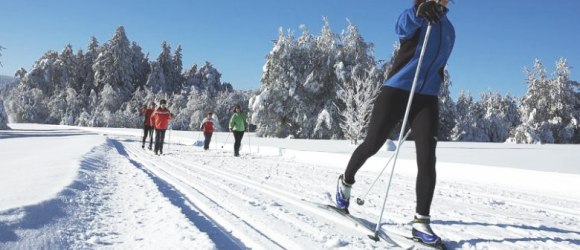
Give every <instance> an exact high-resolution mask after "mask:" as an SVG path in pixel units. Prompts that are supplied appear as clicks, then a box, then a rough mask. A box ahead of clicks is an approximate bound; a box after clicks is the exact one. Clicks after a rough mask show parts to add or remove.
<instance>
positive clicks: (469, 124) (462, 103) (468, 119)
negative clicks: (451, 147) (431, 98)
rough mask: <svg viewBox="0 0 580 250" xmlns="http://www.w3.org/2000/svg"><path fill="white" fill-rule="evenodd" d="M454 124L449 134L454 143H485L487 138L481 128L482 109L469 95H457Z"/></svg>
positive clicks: (462, 93)
mask: <svg viewBox="0 0 580 250" xmlns="http://www.w3.org/2000/svg"><path fill="white" fill-rule="evenodd" d="M455 108H456V112H457V113H456V114H457V116H456V124H455V127H454V128H453V131H452V133H451V138H452V139H453V140H455V141H477V142H487V141H489V137H488V136H487V133H486V132H485V130H484V129H483V128H482V127H484V126H483V124H482V120H481V117H482V116H483V109H482V107H481V105H480V104H479V103H477V102H475V101H473V97H472V96H471V93H470V92H468V93H467V94H465V93H464V92H463V91H462V92H461V93H460V94H459V97H458V98H457V103H456V106H455Z"/></svg>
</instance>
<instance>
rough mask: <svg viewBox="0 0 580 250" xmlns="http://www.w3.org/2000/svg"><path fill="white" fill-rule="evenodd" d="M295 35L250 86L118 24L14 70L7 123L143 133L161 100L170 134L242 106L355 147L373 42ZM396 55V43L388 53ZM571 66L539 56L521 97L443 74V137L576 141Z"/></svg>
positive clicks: (274, 128)
mask: <svg viewBox="0 0 580 250" xmlns="http://www.w3.org/2000/svg"><path fill="white" fill-rule="evenodd" d="M300 29H301V34H300V35H299V36H296V35H295V34H294V31H292V30H287V31H285V30H283V29H282V28H280V29H279V31H278V39H276V40H275V41H274V42H273V45H272V49H271V50H270V52H269V53H268V55H266V62H265V64H264V67H263V73H262V79H261V86H260V88H259V90H257V91H239V90H234V87H233V86H232V84H230V83H222V82H221V80H220V77H221V73H220V72H219V71H218V70H217V69H216V68H214V67H213V66H212V64H211V63H210V62H206V63H205V64H204V65H203V66H201V67H198V66H197V65H195V64H194V65H193V66H192V67H191V68H190V69H183V62H182V54H181V47H180V46H177V48H176V49H175V50H174V51H172V49H171V47H170V45H169V44H167V43H166V42H163V43H162V44H161V46H162V52H161V53H160V54H159V55H158V56H157V58H156V59H155V60H151V59H150V58H149V55H146V54H144V53H143V52H142V50H141V47H139V45H138V44H137V43H136V42H130V41H129V39H128V38H127V36H126V35H125V31H124V28H123V27H119V28H118V29H117V31H116V32H115V34H114V35H113V37H112V38H111V39H110V40H109V41H107V42H106V43H104V44H102V45H99V44H98V42H97V40H96V39H95V38H94V37H93V38H91V39H90V40H89V44H88V48H87V49H86V52H84V51H82V50H79V51H77V52H75V51H73V48H72V45H67V46H65V48H64V49H62V51H61V52H55V51H49V52H46V53H45V54H44V55H43V56H42V57H41V58H40V59H38V61H36V63H35V64H34V66H33V68H32V69H31V70H30V71H27V70H25V69H20V70H19V71H17V72H16V74H15V77H16V78H17V80H18V84H17V85H16V86H15V87H13V88H8V90H3V91H2V93H1V94H2V96H1V97H2V98H4V106H5V107H6V113H7V115H8V117H9V118H10V121H11V122H34V123H50V124H66V125H78V126H98V127H140V126H141V124H142V117H140V114H139V108H140V107H141V106H142V105H143V104H144V103H146V102H147V101H149V100H159V99H161V98H165V99H167V100H168V103H169V109H170V110H171V112H172V113H173V114H174V115H175V117H174V120H173V122H172V127H173V129H180V130H191V129H196V128H197V127H198V124H199V122H201V120H202V119H203V114H204V113H205V112H208V111H213V112H214V114H216V115H217V118H218V120H219V123H220V124H219V125H220V126H221V127H226V126H227V125H226V123H227V121H228V119H229V116H230V115H231V107H232V106H233V105H235V104H241V105H242V107H244V109H246V110H248V111H249V112H250V116H249V117H250V121H249V122H250V123H251V124H253V125H255V128H256V134H257V135H258V136H264V137H293V138H314V139H349V140H351V141H352V142H353V143H357V141H360V140H361V139H363V138H364V137H365V132H366V131H365V127H366V124H367V122H368V120H369V118H370V117H369V114H370V111H371V109H372V105H373V98H374V97H375V96H376V95H377V93H378V91H379V89H380V86H381V84H382V82H383V81H384V80H385V77H386V75H387V73H388V71H389V68H390V65H391V62H390V61H389V60H386V61H384V60H377V59H376V58H375V57H374V51H373V44H372V43H369V42H366V41H365V40H364V38H363V37H362V35H361V34H360V33H359V31H358V29H357V27H356V25H354V24H353V23H351V22H350V21H349V22H348V25H347V27H346V28H345V29H344V30H343V31H342V32H340V33H338V34H337V33H334V32H332V30H331V27H330V24H329V23H328V20H327V19H324V22H323V25H322V29H321V31H320V34H319V35H315V34H312V33H311V32H310V31H309V30H308V28H307V27H305V26H301V28H300ZM397 51H398V45H395V46H394V49H393V55H395V54H396V53H397ZM532 56H533V55H532ZM570 68H571V67H570V66H569V65H568V64H567V62H566V59H564V58H561V59H560V60H558V61H557V62H556V65H555V72H553V73H549V72H547V70H546V68H545V67H544V65H543V64H542V62H541V61H540V60H537V59H536V60H535V61H533V65H532V66H531V67H526V69H525V74H526V75H525V76H526V79H527V80H526V84H527V86H528V88H527V92H526V94H525V95H524V96H523V97H516V96H512V95H509V94H505V95H502V94H500V93H499V92H485V93H480V94H479V95H478V96H477V97H473V96H472V94H471V93H470V92H461V93H460V94H459V96H458V98H457V100H453V99H452V98H451V95H450V94H451V93H450V91H449V89H450V87H451V84H452V80H451V75H452V74H450V73H449V72H448V71H446V72H445V82H444V84H443V85H442V89H441V93H440V120H441V123H440V128H439V138H440V140H455V141H478V142H505V141H512V142H517V143H580V126H579V124H578V121H579V120H580V85H579V84H578V82H576V81H572V80H571V79H570ZM2 113H3V112H2V105H0V125H2V122H3V121H4V125H5V124H6V122H5V121H6V114H4V116H3V115H2ZM252 127H253V126H252ZM396 131H398V130H396ZM393 136H396V135H393Z"/></svg>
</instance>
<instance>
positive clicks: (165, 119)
mask: <svg viewBox="0 0 580 250" xmlns="http://www.w3.org/2000/svg"><path fill="white" fill-rule="evenodd" d="M170 120H171V113H170V112H169V110H168V109H167V101H166V100H165V99H162V100H161V101H159V108H157V109H156V110H155V111H154V112H153V114H152V115H151V123H152V124H153V126H154V127H155V149H154V152H155V154H156V155H162V154H163V141H164V140H165V131H166V130H167V126H168V125H169V121H170Z"/></svg>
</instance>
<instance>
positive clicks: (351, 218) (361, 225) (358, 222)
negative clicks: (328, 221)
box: [314, 202, 414, 249]
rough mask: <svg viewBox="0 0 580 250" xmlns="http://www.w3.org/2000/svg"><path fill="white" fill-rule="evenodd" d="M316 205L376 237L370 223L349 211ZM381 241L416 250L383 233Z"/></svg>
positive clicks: (326, 205) (327, 205)
mask: <svg viewBox="0 0 580 250" xmlns="http://www.w3.org/2000/svg"><path fill="white" fill-rule="evenodd" d="M314 204H315V205H316V206H317V207H319V208H321V209H324V210H328V211H331V212H334V213H335V214H338V215H341V216H342V217H343V218H345V219H347V220H349V221H350V222H352V223H353V225H354V226H355V227H357V228H363V229H364V230H365V231H367V233H368V236H369V237H371V236H374V230H373V229H372V227H371V226H370V225H369V223H368V222H365V221H364V220H362V219H360V218H357V217H355V216H353V215H351V214H350V213H349V212H348V210H344V209H340V208H337V207H335V206H334V205H329V204H320V203H315V202H314ZM378 237H379V239H381V240H384V241H385V242H388V243H389V244H391V245H393V246H396V247H400V248H402V249H414V248H413V247H414V246H413V245H410V244H400V243H399V242H397V241H396V240H393V239H392V238H391V237H390V236H389V235H387V234H385V233H381V234H379V236H378Z"/></svg>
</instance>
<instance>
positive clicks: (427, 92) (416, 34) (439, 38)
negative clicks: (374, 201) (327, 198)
mask: <svg viewBox="0 0 580 250" xmlns="http://www.w3.org/2000/svg"><path fill="white" fill-rule="evenodd" d="M447 2H448V1H447V0H441V1H434V0H415V1H414V6H413V7H412V8H409V9H407V10H405V11H403V13H402V14H401V15H400V17H399V19H398V22H397V25H396V33H397V35H398V36H399V38H400V42H401V47H400V50H399V52H398V54H397V55H396V56H395V60H394V62H393V66H392V69H391V71H390V72H389V74H388V77H387V80H386V81H385V83H384V86H383V87H382V88H381V92H380V93H379V96H378V97H377V98H376V100H375V103H374V108H373V111H372V114H371V119H370V122H369V126H368V134H367V136H366V138H365V140H364V142H363V143H361V145H359V146H358V147H357V149H356V150H355V151H354V152H353V154H352V156H351V158H350V161H349V162H348V165H347V168H346V170H345V172H344V174H343V175H340V176H339V178H338V183H337V194H336V203H337V207H338V208H342V209H348V206H349V203H350V190H351V187H352V185H353V184H354V183H355V175H356V172H357V171H358V170H359V169H360V167H362V165H363V164H364V163H365V161H366V160H367V159H368V158H369V157H371V156H373V155H374V154H376V153H377V152H378V150H379V149H380V148H381V146H382V145H383V144H384V143H385V141H386V140H387V138H388V137H389V135H391V133H392V132H393V129H394V128H395V126H396V125H397V124H398V123H399V122H400V121H401V120H402V119H403V117H404V115H405V109H406V105H407V101H408V99H409V94H410V91H411V87H412V84H413V78H414V75H415V71H416V69H417V66H418V61H419V55H420V53H421V48H422V46H423V40H424V37H425V34H426V30H427V26H428V24H429V23H431V25H432V28H431V34H430V37H429V41H428V42H427V47H426V52H425V55H424V59H423V62H422V65H421V70H420V73H419V77H418V80H417V85H416V89H415V94H414V97H413V101H412V104H411V110H410V113H409V123H410V126H411V130H412V133H413V139H414V140H415V148H416V152H417V167H418V173H417V180H416V195H417V206H416V214H415V219H414V222H413V230H412V235H413V237H414V238H415V239H416V240H419V241H422V242H424V243H427V244H433V245H436V244H441V239H440V238H439V237H438V236H437V235H436V234H435V233H434V232H433V230H432V229H431V227H430V226H429V223H430V216H429V215H430V208H431V202H432V199H433V193H434V190H435V181H436V171H435V161H436V158H435V149H436V146H437V132H438V126H439V107H438V94H439V89H440V87H441V83H442V82H443V72H444V67H445V65H446V64H447V60H448V58H449V56H450V54H451V51H452V49H453V45H454V43H455V29H454V28H453V25H452V24H451V22H450V21H449V19H447V12H448V9H447V8H446V6H447Z"/></svg>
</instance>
